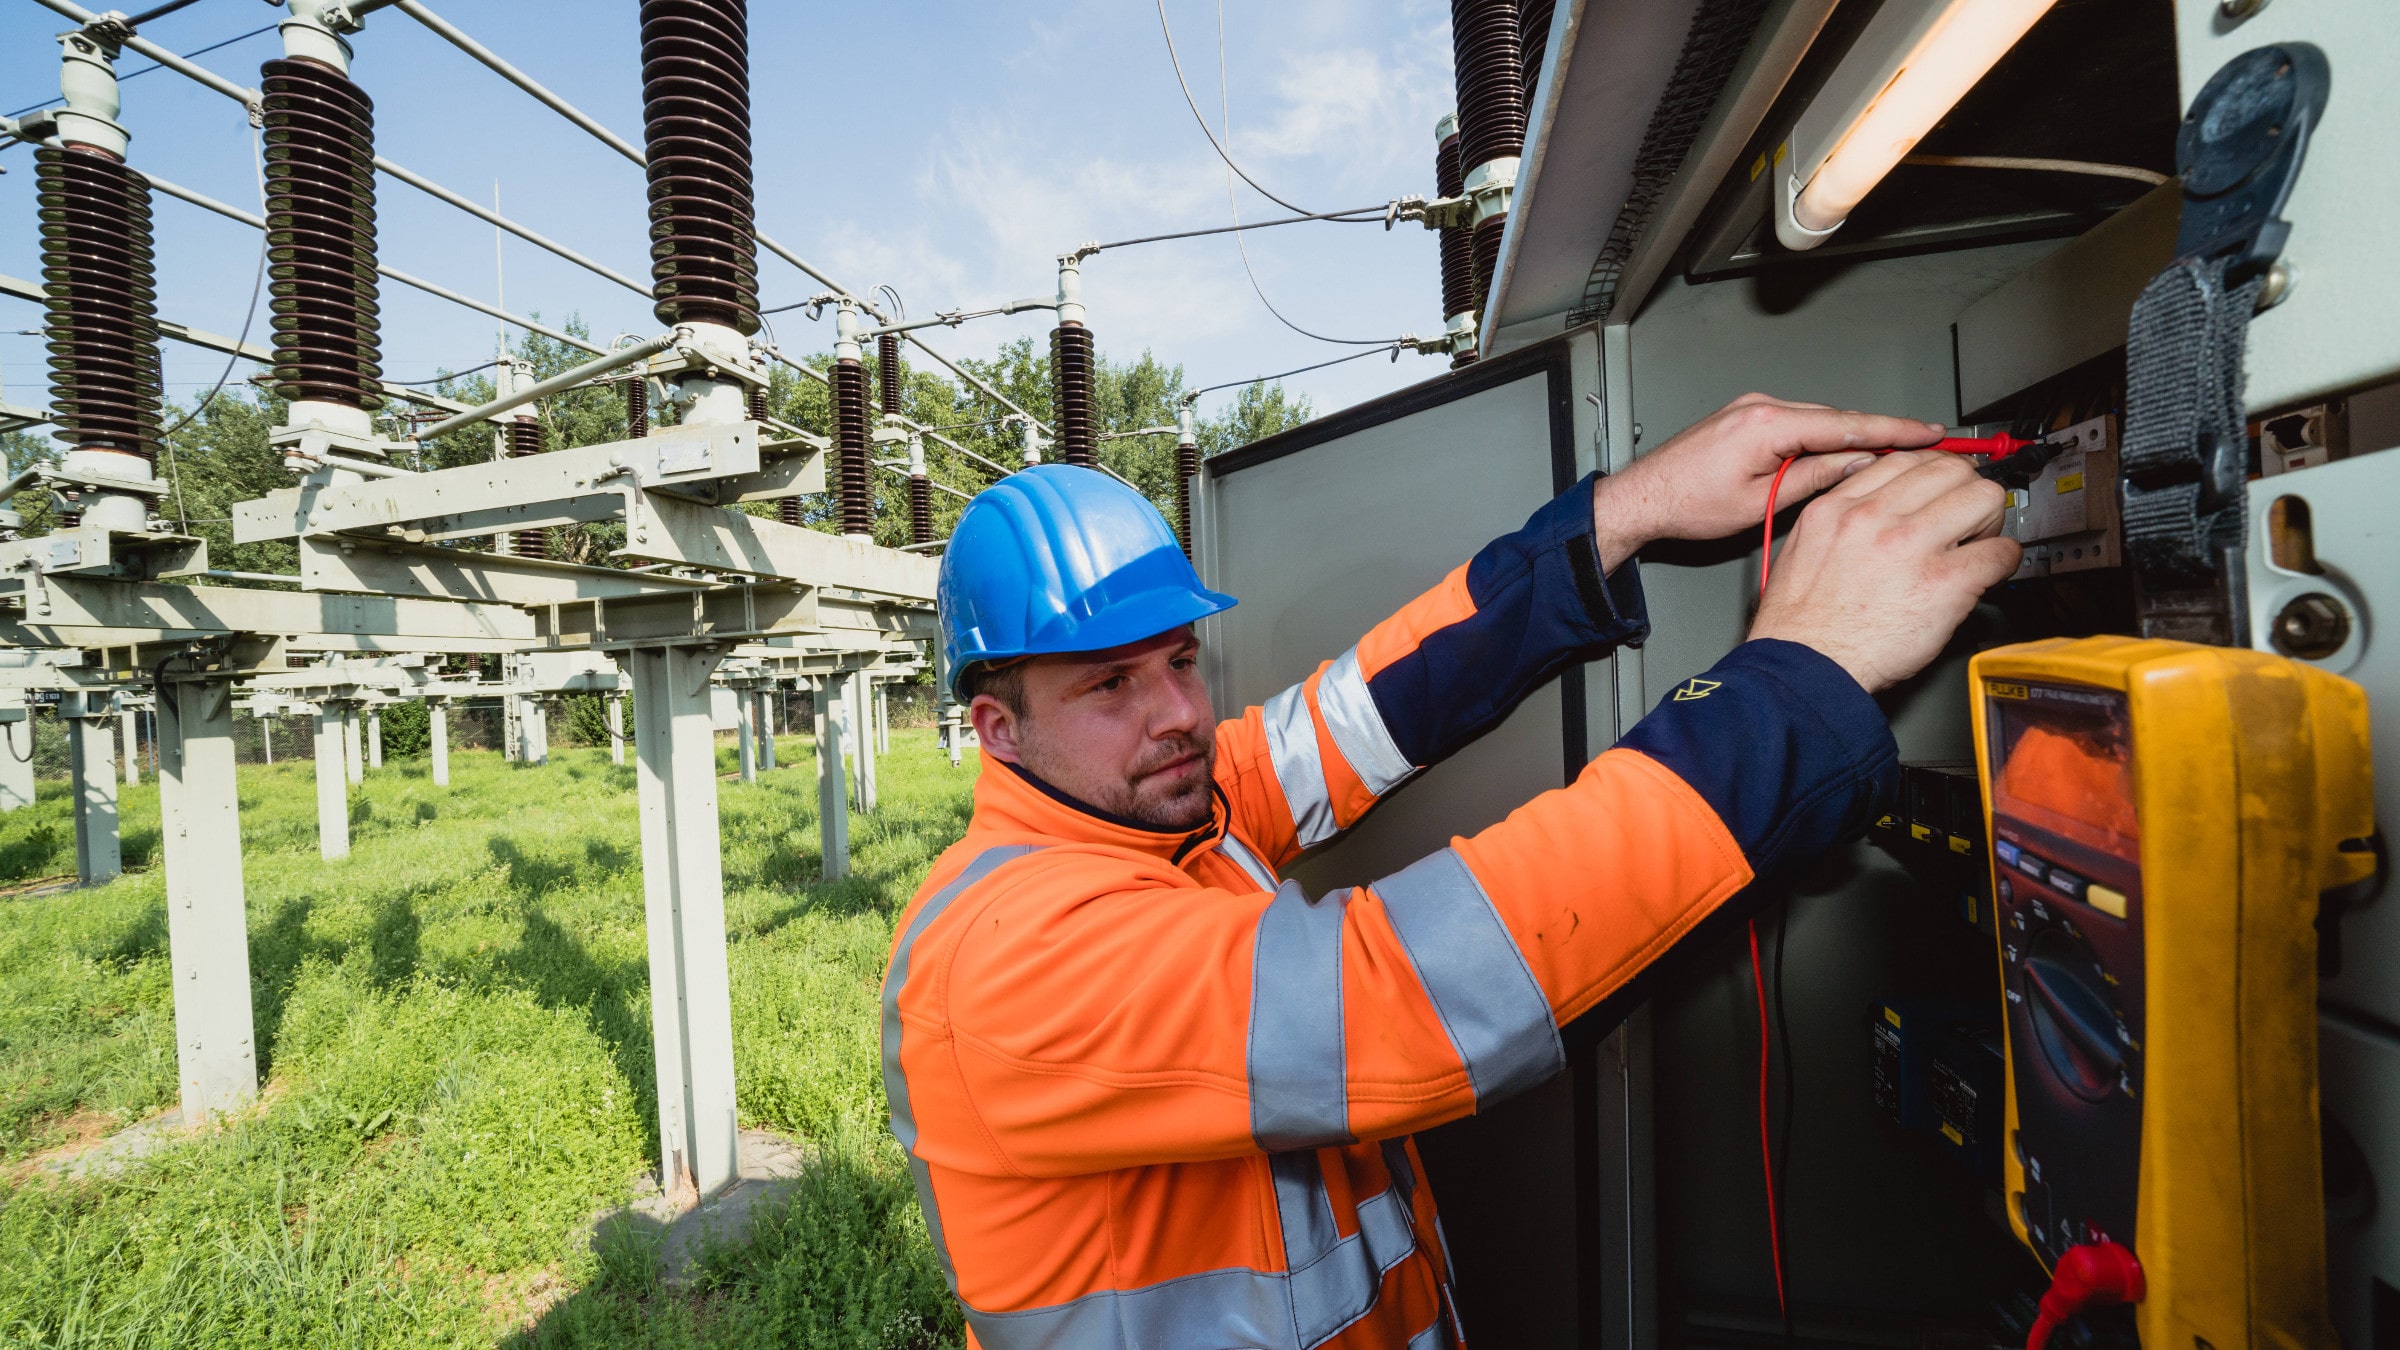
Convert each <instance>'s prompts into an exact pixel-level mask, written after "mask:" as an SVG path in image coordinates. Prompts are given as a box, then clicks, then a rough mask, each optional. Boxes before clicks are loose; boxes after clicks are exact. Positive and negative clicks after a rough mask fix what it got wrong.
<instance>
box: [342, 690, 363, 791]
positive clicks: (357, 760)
mask: <svg viewBox="0 0 2400 1350" xmlns="http://www.w3.org/2000/svg"><path fill="white" fill-rule="evenodd" d="M358 722H359V716H358V709H357V708H356V707H355V706H353V705H351V704H348V703H345V704H343V705H342V769H343V772H345V773H347V774H349V775H350V786H352V787H357V786H359V785H361V784H363V783H365V782H366V781H367V757H366V755H365V754H364V753H362V751H361V748H360V746H359V743H358V740H359V737H358Z"/></svg>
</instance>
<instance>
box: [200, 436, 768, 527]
mask: <svg viewBox="0 0 2400 1350" xmlns="http://www.w3.org/2000/svg"><path fill="white" fill-rule="evenodd" d="M758 471H759V446H758V424H757V423H755V422H709V423H700V424H695V425H692V426H688V427H682V426H678V427H669V428H667V429H666V430H664V431H660V432H657V433H655V434H653V435H649V436H644V437H641V438H639V439H636V440H629V441H609V442H606V443H604V444H601V445H583V446H576V447H574V448H572V449H567V450H552V451H549V452H547V453H545V454H539V455H528V456H526V457H524V458H522V459H495V460H489V461H481V462H477V463H474V464H462V465H459V466H458V467H457V468H452V469H436V470H434V471H432V472H429V473H407V474H399V475H396V476H394V477H390V478H373V479H368V480H366V481H364V482H353V483H343V484H339V485H332V486H324V485H315V484H304V485H302V486H300V487H297V488H285V489H283V490H281V491H277V492H270V493H268V494H267V495H266V496H264V497H260V498H258V499H257V500H255V501H246V502H236V503H234V507H233V538H234V542H235V543H237V544H250V543H259V542H262V541H265V540H269V539H296V538H299V537H300V536H302V535H310V534H320V535H321V534H338V533H341V532H344V531H353V530H373V531H384V530H389V529H392V528H394V527H408V526H412V525H415V524H417V523H418V522H426V521H436V520H451V521H465V520H468V519H470V518H471V519H472V521H474V522H476V523H480V525H481V527H482V531H483V532H484V533H486V534H488V533H491V532H492V531H493V530H494V529H496V528H498V529H536V528H544V527H547V526H551V525H570V524H574V523H576V522H577V521H582V520H603V519H610V518H612V517H613V516H614V515H615V514H616V513H617V512H618V511H619V510H621V509H622V508H623V505H624V494H625V491H626V489H627V488H628V487H629V486H633V487H639V488H642V489H646V490H659V491H670V490H679V491H685V492H691V493H697V494H699V495H700V496H702V497H704V498H706V499H709V500H714V499H715V492H714V489H713V488H712V487H711V486H710V483H711V481H712V480H714V479H719V478H728V477H738V476H741V475H745V474H754V473H757V472H758ZM593 511H599V512H600V514H597V515H595V514H592V512H593ZM453 530H456V531H458V532H467V527H466V525H465V524H457V525H454V526H453V525H446V526H443V527H442V528H441V529H439V530H431V529H429V530H424V531H422V532H421V533H422V535H423V537H425V538H440V537H445V536H446V535H447V534H449V533H450V532H451V531H453ZM412 542H413V541H412Z"/></svg>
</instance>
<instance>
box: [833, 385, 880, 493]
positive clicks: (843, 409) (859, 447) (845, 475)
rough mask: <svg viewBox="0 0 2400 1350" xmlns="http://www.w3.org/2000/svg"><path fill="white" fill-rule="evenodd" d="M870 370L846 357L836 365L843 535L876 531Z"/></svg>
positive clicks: (835, 429) (835, 405)
mask: <svg viewBox="0 0 2400 1350" xmlns="http://www.w3.org/2000/svg"><path fill="white" fill-rule="evenodd" d="M867 445H868V440H867V368H866V367H865V366H863V365H860V364H859V363H858V362H857V361H855V360H852V359H850V358H848V357H844V358H842V359H841V360H839V361H836V362H834V363H833V447H834V455H835V459H836V461H837V463H838V465H839V467H840V469H841V476H842V477H841V489H842V533H844V534H873V533H874V532H875V484H874V481H873V480H872V479H870V478H868V477H867V475H868V474H869V473H870V472H872V471H873V469H874V466H873V465H872V464H870V463H868V462H867Z"/></svg>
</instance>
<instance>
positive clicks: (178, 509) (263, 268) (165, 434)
mask: <svg viewBox="0 0 2400 1350" xmlns="http://www.w3.org/2000/svg"><path fill="white" fill-rule="evenodd" d="M250 167H251V171H252V173H253V174H254V175H255V176H256V177H257V180H258V209H259V212H260V213H261V214H262V215H263V214H264V213H265V212H266V209H267V162H266V156H265V152H264V151H263V150H262V149H261V147H260V145H259V141H258V128H256V127H252V128H251V129H250ZM273 237H274V236H272V235H270V234H266V233H261V234H260V235H259V237H258V270H257V271H256V272H255V273H253V274H252V275H251V278H250V303H249V305H248V306H246V307H245V308H244V309H243V311H242V331H241V333H240V334H239V335H237V336H236V337H235V338H234V340H233V351H232V352H230V353H228V354H227V355H226V357H225V368H224V369H223V370H220V371H218V372H217V382H216V384H215V385H214V386H212V387H211V388H210V389H209V391H208V392H207V393H206V394H204V395H202V396H201V398H200V400H199V401H198V402H196V403H194V404H193V405H192V410H191V411H190V412H187V413H185V414H184V415H183V417H182V418H181V420H179V421H177V422H176V423H175V425H173V426H171V427H168V428H167V429H166V430H165V431H162V432H160V433H158V443H159V444H160V445H162V446H165V447H166V451H167V472H168V473H169V474H170V475H172V476H173V477H174V480H175V514H176V516H177V517H178V518H180V519H181V521H182V528H184V529H186V530H188V529H190V528H191V527H192V520H191V516H192V512H191V507H190V505H189V504H187V503H186V502H185V501H184V499H183V464H182V461H181V459H180V458H179V457H178V456H177V455H176V453H175V442H174V440H173V439H172V438H173V437H174V435H175V433H176V432H178V431H181V430H183V429H184V428H185V427H187V426H190V425H191V424H192V420H193V419H194V418H197V417H198V416H200V414H202V413H204V412H207V411H208V410H209V409H210V408H212V407H214V406H215V405H216V402H217V395H219V394H221V393H224V392H225V382H226V381H227V380H230V379H232V378H233V368H234V366H235V365H236V364H238V363H239V362H240V361H241V359H242V350H241V349H242V347H243V346H244V345H245V344H247V343H248V342H249V341H250V328H251V325H253V324H255V323H257V322H258V293H259V291H260V290H261V289H263V288H264V286H265V284H266V280H267V255H268V254H269V253H270V252H271V251H272V250H271V249H270V247H269V241H270V240H271V239H272V238H273Z"/></svg>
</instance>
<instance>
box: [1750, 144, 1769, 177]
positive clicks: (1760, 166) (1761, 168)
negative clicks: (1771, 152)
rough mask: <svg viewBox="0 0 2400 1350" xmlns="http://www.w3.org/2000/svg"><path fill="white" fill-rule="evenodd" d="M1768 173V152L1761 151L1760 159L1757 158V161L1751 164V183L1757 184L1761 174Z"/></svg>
mask: <svg viewBox="0 0 2400 1350" xmlns="http://www.w3.org/2000/svg"><path fill="white" fill-rule="evenodd" d="M1766 171H1767V152H1766V151H1764V150H1761V151H1759V152H1758V158H1757V159H1756V160H1753V161H1752V162H1751V164H1750V181H1751V182H1753V183H1755V182H1757V181H1758V176H1759V175H1760V174H1762V173H1765V172H1766Z"/></svg>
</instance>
